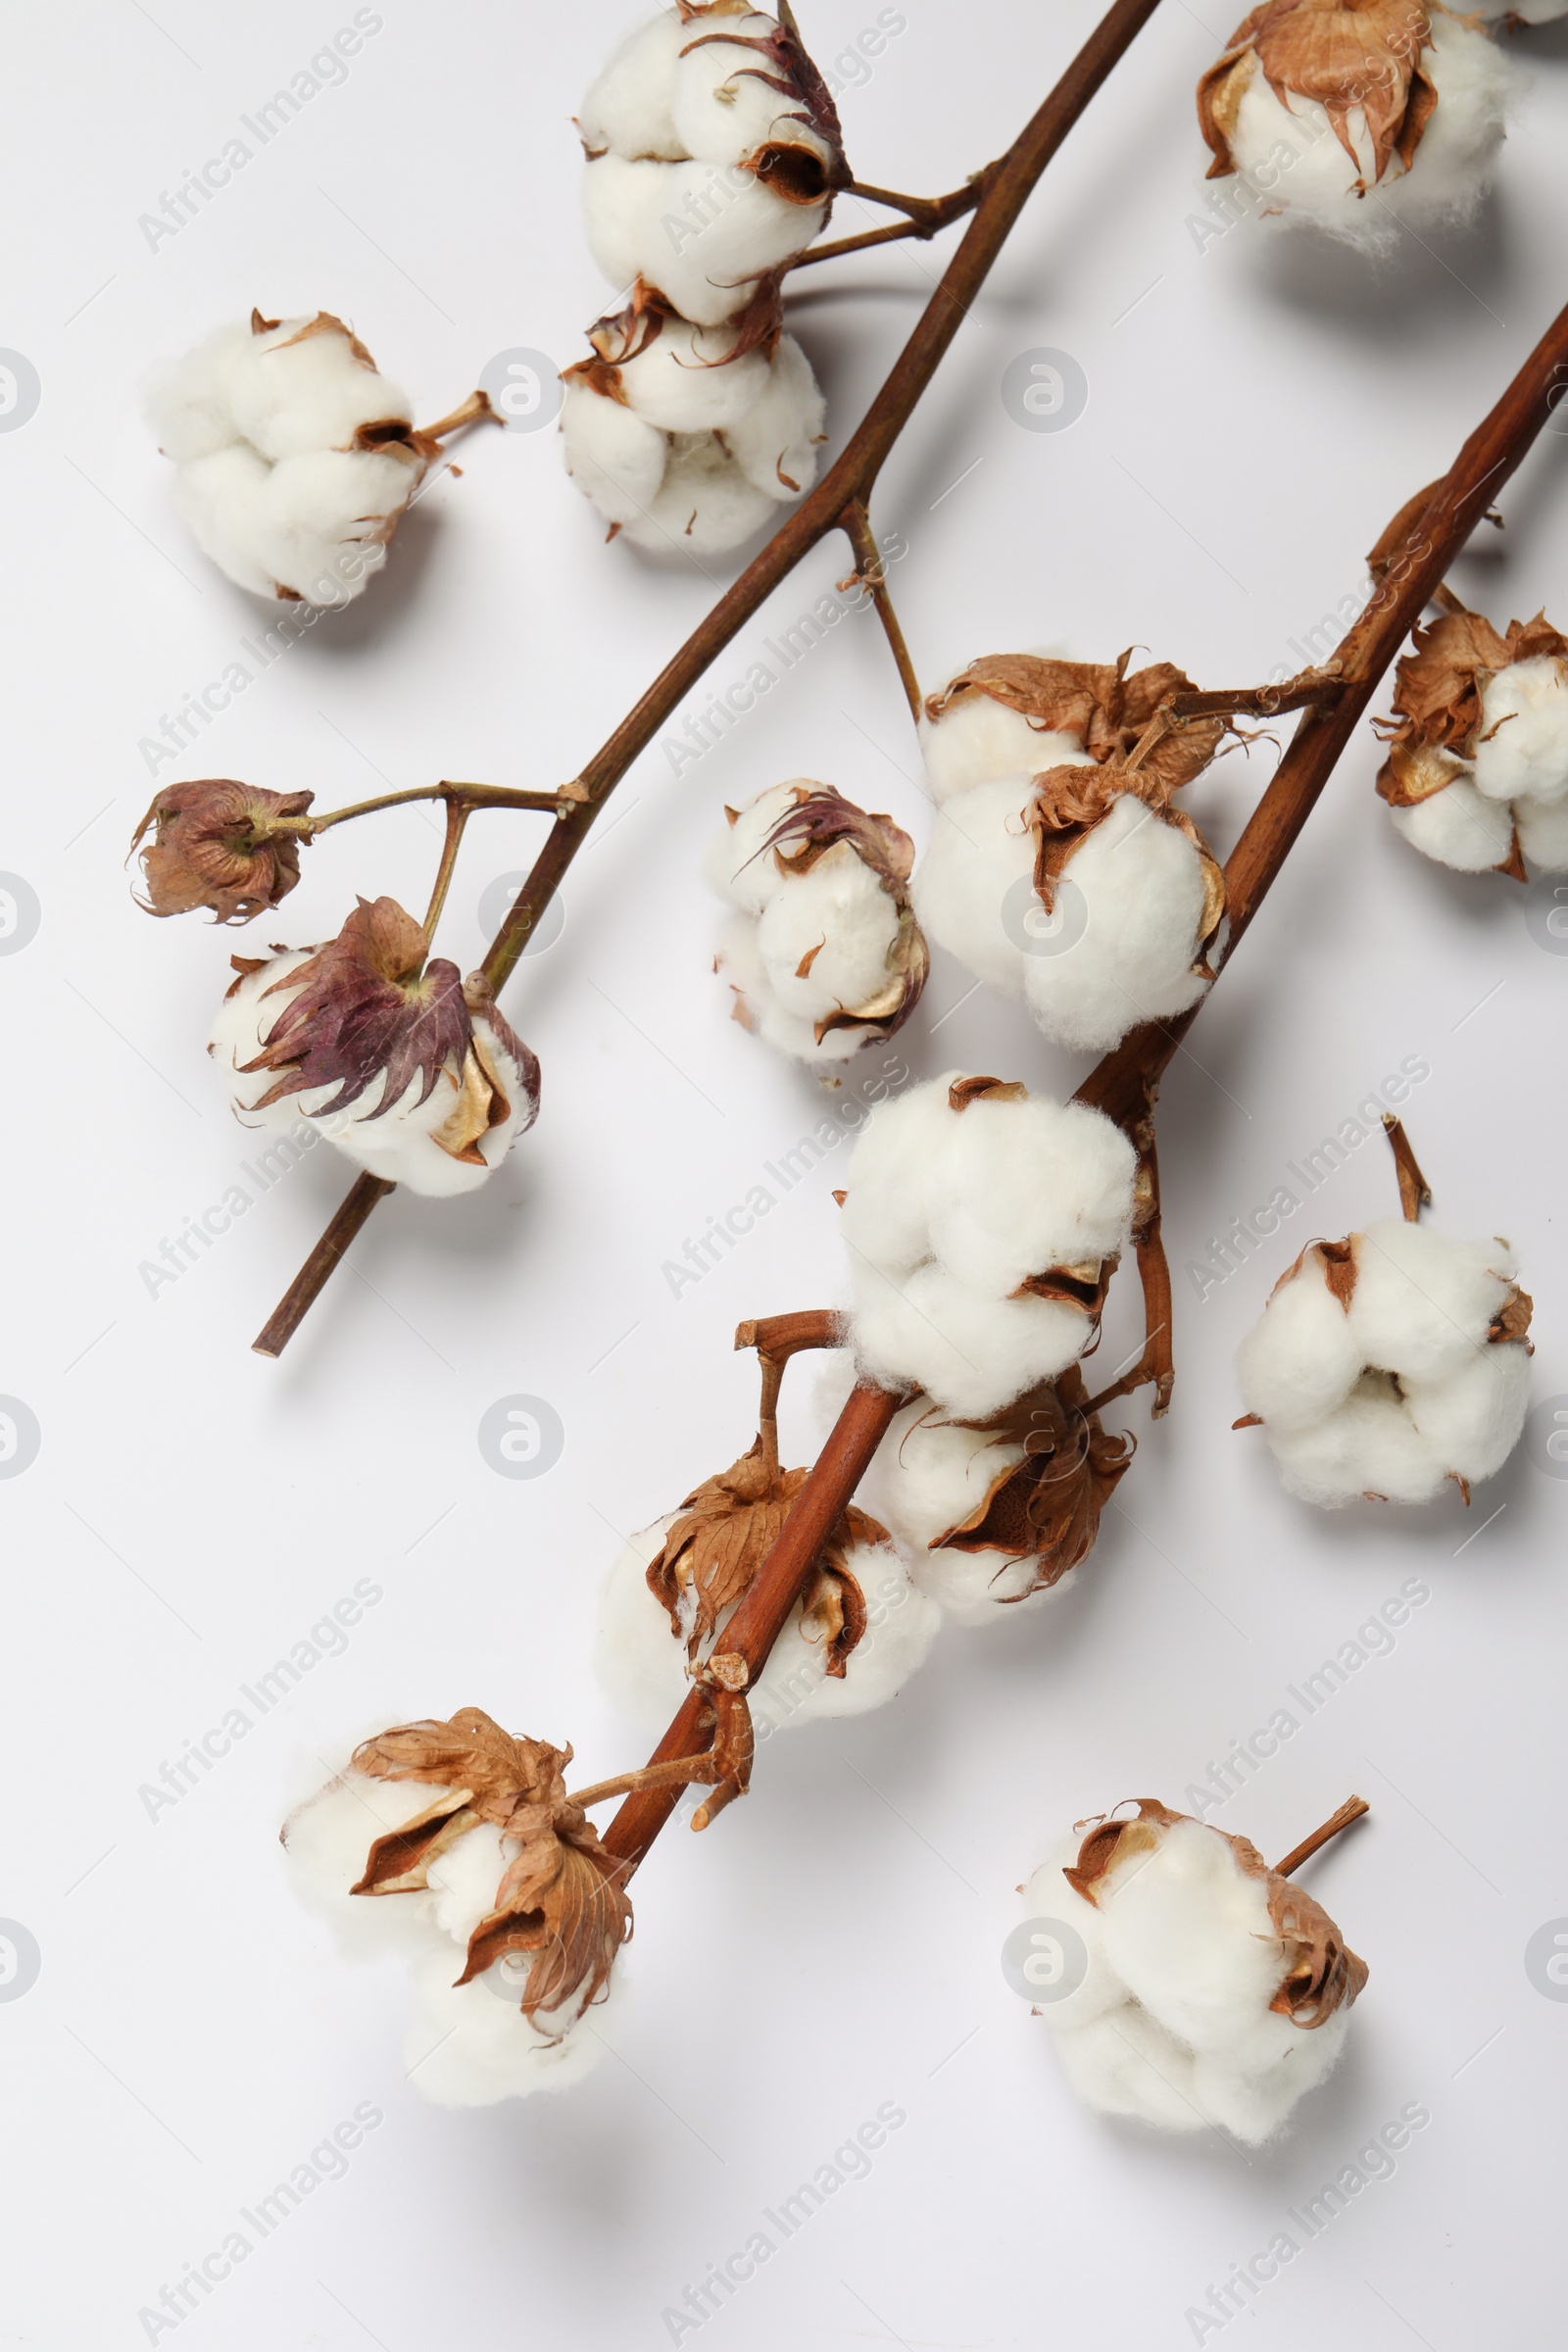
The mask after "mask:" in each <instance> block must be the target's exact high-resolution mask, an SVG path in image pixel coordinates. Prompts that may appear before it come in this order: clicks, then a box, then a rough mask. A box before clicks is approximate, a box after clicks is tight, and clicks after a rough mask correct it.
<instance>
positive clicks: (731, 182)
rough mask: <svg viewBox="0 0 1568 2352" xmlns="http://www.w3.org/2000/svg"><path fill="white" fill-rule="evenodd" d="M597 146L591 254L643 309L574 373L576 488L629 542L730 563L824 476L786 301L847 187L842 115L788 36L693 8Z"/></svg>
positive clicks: (619, 91) (629, 69) (590, 114)
mask: <svg viewBox="0 0 1568 2352" xmlns="http://www.w3.org/2000/svg"><path fill="white" fill-rule="evenodd" d="M578 128H579V130H580V132H581V134H582V141H583V146H584V149H585V151H586V156H587V165H586V170H585V173H584V212H585V218H586V222H587V230H588V242H589V245H590V246H591V248H592V250H593V254H594V258H595V260H596V261H597V262H598V264H599V266H600V268H601V269H602V270H604V272H605V274H606V276H607V277H608V278H610V279H611V281H612V283H613V284H614V285H616V286H621V287H629V288H630V289H631V302H630V305H629V307H628V308H627V309H626V310H625V311H624V312H622V313H621V314H619V315H618V316H615V317H612V318H608V319H602V320H601V321H600V323H599V324H598V326H596V327H595V328H594V329H593V331H592V334H591V336H590V340H591V342H592V343H593V345H594V357H593V358H592V359H590V360H586V361H584V362H582V363H581V364H580V365H579V366H578V367H576V368H568V369H567V370H566V372H565V378H564V381H565V393H564V401H563V406H562V430H563V433H564V439H565V451H566V466H567V470H568V471H569V472H570V474H571V476H572V478H573V479H574V480H575V481H576V483H577V485H578V487H579V488H580V489H581V490H582V491H583V492H584V494H585V495H586V496H587V497H588V498H590V499H591V500H592V501H593V503H594V505H595V506H596V507H597V508H598V509H599V511H600V513H601V514H602V515H604V516H605V518H606V520H607V521H608V522H609V524H610V526H611V536H612V537H613V536H614V535H615V533H616V532H617V531H622V530H623V531H624V532H625V533H626V536H627V537H628V538H629V539H631V540H633V541H635V542H636V544H638V545H639V546H641V547H644V548H648V549H652V550H655V551H661V550H668V549H671V548H675V549H679V548H685V549H687V550H689V551H690V552H693V553H696V554H719V553H722V552H723V551H724V550H726V549H728V548H732V547H738V546H739V545H740V544H741V542H742V541H743V540H745V539H747V538H749V537H750V536H751V535H752V533H753V532H754V531H756V530H758V529H759V528H760V526H761V524H762V523H764V522H765V521H766V520H767V519H768V517H769V516H770V515H772V514H774V513H775V512H776V510H777V507H778V505H779V504H780V503H783V502H787V501H788V500H790V499H793V498H796V497H798V496H799V495H800V494H801V493H802V492H803V491H805V490H807V489H809V487H810V485H811V483H812V481H813V480H814V479H815V475H816V453H817V449H818V446H819V445H820V443H821V441H822V439H823V437H824V435H823V420H824V409H823V403H822V396H821V393H820V392H819V391H818V389H817V386H816V382H815V379H814V377H813V376H812V373H811V369H810V365H809V362H808V360H807V358H806V355H805V353H804V352H803V351H802V350H801V348H800V345H799V344H798V343H796V342H795V340H794V339H793V337H791V336H789V335H786V334H785V333H784V332H783V331H782V318H781V311H780V302H779V291H778V289H779V282H780V278H781V276H782V273H783V271H784V270H785V269H787V268H788V266H789V264H790V263H791V262H792V261H793V260H794V259H795V258H796V257H797V256H798V255H799V254H801V253H802V252H804V251H805V249H806V247H807V246H808V245H809V243H810V242H811V240H812V238H813V237H814V236H815V235H816V234H817V232H818V230H819V229H820V228H821V226H822V224H823V222H824V221H826V219H827V216H828V212H829V209H830V207H831V204H832V198H833V190H834V189H835V187H837V186H840V185H842V184H843V182H844V180H845V178H846V172H845V166H844V154H843V149H842V145H841V143H840V133H839V123H838V117H837V115H836V114H835V112H834V108H833V101H832V99H831V98H830V96H829V95H828V92H827V89H826V86H825V84H824V83H823V81H822V79H821V77H820V75H819V74H818V73H817V72H816V69H815V67H814V66H813V65H812V64H811V62H810V60H809V57H807V55H806V53H805V52H804V50H803V49H802V48H801V47H800V44H799V42H798V41H797V40H796V38H795V35H794V33H793V31H792V30H791V29H789V28H788V27H786V26H784V25H780V24H779V22H778V20H777V19H776V18H774V17H771V16H767V15H764V14H762V13H760V12H759V11H757V10H754V9H748V8H745V7H737V6H735V5H734V4H733V0H711V5H708V6H694V5H692V4H691V0H681V4H680V6H679V7H678V8H676V9H672V10H666V11H665V12H664V13H663V14H662V15H660V16H658V17H656V18H655V19H654V20H653V21H652V23H650V24H648V25H643V26H642V27H641V28H640V29H639V30H638V31H636V32H634V33H633V34H631V36H630V37H629V39H627V40H626V41H625V42H624V43H623V44H622V46H621V47H620V48H619V49H618V50H617V51H616V52H615V54H614V56H613V58H612V59H611V61H610V63H609V65H608V66H607V67H606V68H605V70H604V72H603V73H601V74H600V76H599V78H598V80H597V81H596V82H595V83H594V85H593V87H592V89H591V90H590V91H589V92H588V95H587V97H586V98H585V99H584V101H583V107H582V112H581V114H580V116H579V117H578Z"/></svg>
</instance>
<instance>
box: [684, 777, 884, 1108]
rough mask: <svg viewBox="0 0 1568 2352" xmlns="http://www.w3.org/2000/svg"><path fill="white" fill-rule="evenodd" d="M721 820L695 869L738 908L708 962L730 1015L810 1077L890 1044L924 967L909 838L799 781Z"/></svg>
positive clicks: (822, 788)
mask: <svg viewBox="0 0 1568 2352" xmlns="http://www.w3.org/2000/svg"><path fill="white" fill-rule="evenodd" d="M724 815H725V818H726V820H727V821H726V823H725V826H724V829H723V830H722V831H721V832H720V833H719V834H718V835H717V836H716V838H715V839H714V840H713V842H712V843H711V847H710V849H709V852H708V856H707V858H706V861H705V871H706V873H707V876H708V879H709V881H710V882H711V885H712V887H713V888H714V889H715V890H716V891H718V892H719V893H720V894H721V895H722V896H723V897H724V898H726V899H728V900H729V902H730V903H731V905H732V906H733V907H735V908H736V909H737V912H736V913H735V914H734V915H733V916H732V918H731V920H730V922H729V923H728V924H727V925H726V927H725V930H724V933H723V937H722V939H721V942H720V945H719V950H718V954H717V956H715V958H714V969H715V971H716V972H718V974H719V976H720V977H721V978H722V979H723V980H724V981H725V982H726V984H727V986H728V987H729V989H730V992H731V1010H732V1012H733V1015H734V1017H735V1019H736V1020H738V1021H739V1022H740V1023H741V1024H742V1026H743V1027H745V1028H747V1029H752V1030H756V1031H757V1032H758V1033H759V1034H760V1036H762V1037H763V1038H765V1039H766V1040H767V1042H768V1044H769V1045H772V1046H776V1047H777V1048H778V1050H779V1051H780V1052H781V1053H784V1054H791V1055H792V1056H793V1057H794V1058H795V1059H797V1060H799V1061H804V1062H807V1063H809V1064H810V1065H811V1066H813V1067H815V1068H818V1069H830V1068H832V1067H833V1066H834V1065H836V1064H839V1063H842V1062H845V1061H847V1060H849V1058H850V1057H851V1055H852V1054H855V1053H857V1052H858V1050H859V1048H860V1047H861V1046H864V1045H869V1044H873V1043H875V1044H880V1043H882V1042H883V1041H884V1040H885V1039H887V1038H889V1037H891V1036H892V1035H893V1034H894V1032H895V1030H897V1029H899V1028H901V1027H902V1026H903V1024H904V1022H905V1021H906V1020H907V1018H908V1016H909V1014H910V1013H911V1012H912V1011H913V1009H914V1006H915V1005H916V1004H917V1003H918V1001H919V998H920V992H921V990H922V989H923V988H924V986H925V981H926V973H927V971H928V969H929V962H930V959H929V956H928V955H927V952H926V945H925V940H924V938H923V936H922V934H921V931H920V927H919V925H918V923H917V922H916V921H915V919H914V914H913V911H912V909H911V907H910V905H909V893H908V877H909V868H910V866H911V865H912V863H913V860H914V845H913V843H912V842H911V841H910V839H909V837H908V835H907V833H905V832H903V831H901V830H900V828H899V827H898V826H897V825H896V824H894V823H893V821H892V819H891V818H889V817H886V816H868V815H867V814H866V812H865V811H864V809H857V808H856V807H855V805H854V803H853V802H851V801H847V800H845V798H844V797H843V795H842V794H841V793H839V792H836V791H834V789H833V788H832V786H831V785H827V784H815V783H812V782H811V781H810V779H809V777H798V778H796V780H795V781H794V782H792V783H789V784H777V785H774V786H773V787H772V788H771V789H770V790H769V791H767V792H762V793H759V794H758V796H757V798H756V799H755V800H753V801H749V802H747V803H746V805H745V806H744V807H743V808H741V809H725V811H724Z"/></svg>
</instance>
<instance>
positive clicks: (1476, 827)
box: [1390, 776, 1514, 874]
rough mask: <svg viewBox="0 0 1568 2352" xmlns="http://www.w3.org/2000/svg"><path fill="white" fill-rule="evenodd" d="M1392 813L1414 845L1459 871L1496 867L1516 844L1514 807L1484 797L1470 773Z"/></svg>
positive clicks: (1479, 871) (1488, 870)
mask: <svg viewBox="0 0 1568 2352" xmlns="http://www.w3.org/2000/svg"><path fill="white" fill-rule="evenodd" d="M1390 814H1391V815H1392V816H1393V818H1394V824H1395V829H1396V831H1397V832H1398V833H1400V834H1402V835H1403V837H1404V839H1405V840H1406V841H1407V842H1408V843H1409V844H1410V847H1411V848H1412V849H1414V850H1419V851H1420V852H1421V855H1422V857H1423V858H1432V859H1433V860H1434V862H1435V863H1436V864H1438V865H1451V866H1452V867H1453V868H1454V870H1455V872H1457V873H1461V874H1485V873H1491V872H1492V871H1493V870H1494V869H1495V867H1497V866H1499V865H1501V864H1502V862H1503V860H1504V859H1505V858H1507V856H1508V853H1509V851H1510V849H1511V848H1512V846H1513V834H1514V818H1513V811H1512V809H1508V808H1503V807H1499V806H1498V804H1497V803H1496V802H1495V801H1489V800H1485V799H1483V797H1482V795H1481V794H1480V793H1479V792H1478V791H1477V790H1476V787H1475V785H1474V784H1473V783H1472V782H1471V780H1470V778H1469V777H1468V776H1455V778H1454V780H1453V782H1452V783H1451V784H1446V785H1445V786H1444V788H1443V790H1442V791H1441V792H1435V793H1433V794H1432V795H1431V796H1430V798H1429V799H1427V800H1424V801H1416V802H1414V803H1413V804H1412V805H1411V807H1409V808H1408V809H1392V810H1391V811H1390Z"/></svg>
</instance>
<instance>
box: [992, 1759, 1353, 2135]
mask: <svg viewBox="0 0 1568 2352" xmlns="http://www.w3.org/2000/svg"><path fill="white" fill-rule="evenodd" d="M1137 1802H1138V1817H1137V1819H1136V1820H1130V1821H1129V1820H1123V1821H1118V1820H1115V1819H1107V1820H1104V1821H1103V1822H1101V1823H1100V1824H1099V1825H1098V1826H1097V1827H1095V1828H1092V1829H1091V1830H1090V1833H1089V1835H1088V1837H1087V1838H1084V1839H1083V1840H1082V1842H1081V1843H1079V1842H1078V1841H1077V1839H1076V1838H1074V1839H1073V1840H1072V1841H1071V1842H1068V1843H1064V1844H1063V1846H1062V1847H1061V1848H1060V1849H1059V1850H1058V1852H1057V1853H1056V1854H1055V1855H1054V1856H1053V1857H1052V1859H1051V1860H1050V1861H1048V1862H1046V1863H1043V1864H1042V1865H1041V1867H1040V1869H1039V1870H1038V1871H1036V1873H1035V1875H1034V1877H1033V1878H1032V1879H1031V1880H1030V1882H1029V1885H1028V1887H1026V1888H1025V1890H1024V1893H1025V1900H1026V1903H1027V1905H1028V1909H1029V1911H1030V1913H1031V1914H1032V1915H1034V1916H1035V1917H1037V1918H1040V1919H1043V1920H1048V1921H1051V1922H1053V1923H1056V1924H1059V1925H1062V1926H1065V1927H1066V1928H1068V1929H1070V1930H1071V1931H1072V1932H1073V1934H1074V1935H1075V1936H1077V1937H1078V1938H1079V1940H1080V1941H1081V1943H1082V1945H1083V1948H1084V1953H1085V1955H1086V1958H1087V1967H1086V1969H1085V1973H1084V1974H1083V1976H1082V1978H1081V1981H1080V1982H1079V1983H1077V1984H1076V1985H1074V1986H1073V1988H1072V1989H1071V1990H1070V1991H1067V1992H1065V1993H1064V1994H1062V1995H1060V1996H1059V1997H1054V1998H1052V1999H1050V2000H1048V2001H1044V2002H1043V2003H1042V2004H1041V2006H1040V2008H1039V2009H1038V2011H1037V2014H1038V2015H1039V2016H1040V2017H1041V2018H1043V2019H1044V2021H1045V2023H1046V2025H1047V2026H1048V2027H1049V2028H1050V2029H1051V2032H1052V2034H1053V2035H1054V2040H1055V2044H1056V2050H1057V2054H1058V2056H1059V2057H1060V2059H1061V2062H1062V2067H1063V2070H1064V2071H1065V2073H1066V2076H1067V2080H1068V2082H1070V2083H1071V2084H1072V2087H1073V2089H1074V2090H1076V2091H1077V2093H1078V2095H1079V2097H1080V2098H1082V2099H1084V2100H1085V2101H1086V2102H1087V2103H1088V2104H1089V2105H1090V2106H1091V2107H1098V2108H1100V2109H1101V2110H1102V2111H1103V2112H1104V2113H1106V2114H1109V2115H1130V2116H1136V2117H1138V2118H1140V2119H1141V2120H1142V2121H1143V2122H1145V2123H1150V2124H1155V2125H1157V2126H1159V2127H1160V2128H1161V2129H1163V2130H1165V2131H1203V2130H1205V2129H1208V2128H1210V2127H1217V2128H1218V2129H1219V2130H1220V2131H1225V2132H1228V2133H1230V2134H1232V2135H1233V2136H1234V2137H1235V2138H1237V2139H1241V2140H1245V2141H1246V2142H1247V2143H1248V2144H1249V2145H1250V2146H1252V2147H1256V2146H1259V2145H1261V2143H1262V2142H1263V2141H1265V2140H1267V2139H1269V2138H1271V2137H1272V2136H1273V2135H1274V2133H1275V2132H1276V2131H1279V2130H1280V2129H1281V2127H1282V2126H1283V2125H1284V2123H1285V2122H1286V2120H1287V2118H1288V2117H1289V2115H1290V2114H1291V2111H1292V2109H1293V2108H1294V2107H1295V2106H1296V2104H1297V2101H1298V2100H1299V2098H1300V2097H1301V2096H1302V2095H1303V2093H1304V2092H1306V2091H1308V2090H1312V2089H1314V2088H1315V2087H1316V2086H1317V2084H1318V2083H1320V2082H1323V2081H1324V2080H1325V2079H1326V2078H1327V2076H1328V2075H1329V2074H1330V2073H1331V2072H1332V2070H1333V2068H1334V2066H1335V2063H1336V2061H1337V2060H1338V2058H1339V2056H1340V2052H1341V2051H1342V2049H1343V2048H1344V2046H1345V2037H1346V2034H1347V2031H1348V2025H1349V2012H1350V2007H1351V2004H1352V2003H1353V2002H1354V2000H1355V1998H1356V1996H1357V1994H1358V1993H1359V1992H1360V1991H1361V1989H1362V1987H1363V1985H1365V1983H1366V1978H1367V1970H1366V1963H1365V1962H1364V1961H1363V1960H1360V1959H1358V1958H1357V1957H1356V1955H1355V1953H1354V1952H1352V1951H1350V1950H1349V1949H1348V1946H1347V1945H1346V1943H1345V1941H1344V1939H1343V1937H1342V1936H1341V1934H1340V1931H1339V1929H1338V1928H1337V1927H1336V1926H1335V1924H1334V1922H1333V1920H1331V1919H1330V1918H1329V1916H1328V1914H1327V1913H1326V1912H1325V1911H1324V1910H1323V1909H1322V1908H1321V1906H1320V1905H1319V1904H1317V1903H1315V1902H1314V1901H1313V1899H1312V1897H1311V1896H1310V1895H1309V1894H1304V1893H1303V1892H1302V1891H1301V1889H1300V1888H1299V1887H1296V1886H1293V1885H1292V1883H1291V1881H1290V1880H1289V1879H1286V1878H1282V1877H1281V1876H1280V1874H1279V1872H1278V1871H1274V1870H1270V1869H1269V1868H1268V1866H1267V1864H1266V1863H1265V1862H1264V1860H1263V1858H1262V1856H1261V1854H1259V1853H1258V1851H1257V1848H1256V1847H1255V1846H1254V1845H1252V1844H1250V1842H1249V1840H1248V1839H1247V1838H1237V1837H1232V1836H1230V1835H1228V1834H1227V1833H1226V1832H1225V1831H1223V1830H1217V1829H1214V1828H1213V1827H1212V1826H1211V1825H1210V1824H1207V1823H1205V1822H1201V1821H1195V1820H1194V1819H1193V1818H1192V1817H1191V1816H1190V1815H1188V1814H1185V1813H1174V1812H1172V1811H1170V1809H1169V1808H1168V1807H1167V1806H1165V1805H1162V1804H1160V1803H1159V1802H1158V1801H1157V1800H1156V1799H1155V1798H1153V1797H1140V1798H1139V1799H1138V1800H1137ZM1085 1826H1086V1825H1085V1824H1083V1823H1079V1824H1078V1825H1077V1827H1078V1828H1079V1829H1082V1828H1084V1827H1085Z"/></svg>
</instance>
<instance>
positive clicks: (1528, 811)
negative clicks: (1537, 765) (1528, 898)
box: [1513, 799, 1568, 874]
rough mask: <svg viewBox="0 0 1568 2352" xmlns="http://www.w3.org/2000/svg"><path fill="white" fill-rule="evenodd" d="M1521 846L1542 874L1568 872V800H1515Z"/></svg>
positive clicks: (1515, 821) (1515, 817) (1514, 808)
mask: <svg viewBox="0 0 1568 2352" xmlns="http://www.w3.org/2000/svg"><path fill="white" fill-rule="evenodd" d="M1513 815H1514V823H1515V824H1516V825H1517V827H1518V830H1519V847H1520V849H1521V850H1522V851H1523V852H1524V855H1525V857H1526V858H1528V859H1529V861H1530V863H1531V864H1532V865H1533V866H1536V867H1537V868H1538V869H1539V870H1540V871H1541V872H1542V873H1546V874H1564V873H1568V801H1533V800H1529V799H1524V800H1518V801H1515V803H1514V805H1513Z"/></svg>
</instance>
